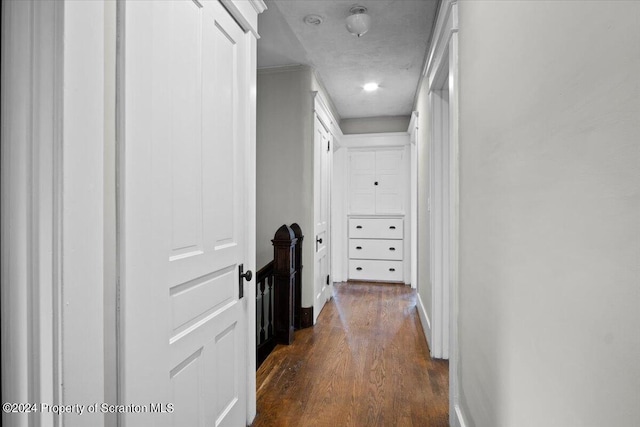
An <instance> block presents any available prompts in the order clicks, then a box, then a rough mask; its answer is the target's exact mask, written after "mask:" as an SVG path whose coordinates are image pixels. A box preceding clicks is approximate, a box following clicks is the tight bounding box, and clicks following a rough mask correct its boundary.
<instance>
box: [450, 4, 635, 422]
mask: <svg viewBox="0 0 640 427" xmlns="http://www.w3.org/2000/svg"><path fill="white" fill-rule="evenodd" d="M459 37H460V38H459V40H460V57H459V59H460V98H459V99H460V116H459V117H460V122H459V123H460V134H459V141H460V289H459V292H460V293H459V296H460V318H459V328H460V329H459V331H460V333H459V343H460V377H459V381H460V386H461V403H462V406H463V409H464V411H465V413H466V415H467V418H468V424H469V425H470V426H476V427H485V426H487V427H488V426H491V427H502V426H504V427H511V426H518V427H528V426H531V427H534V426H542V425H544V426H549V427H553V426H557V427H568V426H576V427H577V426H579V427H589V426H593V427H596V426H598V427H599V426H631V425H637V423H638V420H639V419H640V405H639V404H638V403H639V402H640V363H639V362H638V361H640V332H639V327H640V326H639V325H640V309H639V307H640V286H639V283H640V269H639V264H638V260H639V259H640V221H639V220H638V218H639V215H640V142H639V141H640V140H639V135H640V85H639V84H638V82H639V80H638V79H639V77H638V76H640V2H634V1H630V2H574V1H557V2H476V1H462V2H461V3H460V33H459Z"/></svg>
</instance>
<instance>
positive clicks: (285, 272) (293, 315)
mask: <svg viewBox="0 0 640 427" xmlns="http://www.w3.org/2000/svg"><path fill="white" fill-rule="evenodd" d="M303 240H304V236H303V235H302V230H301V229H300V226H299V225H298V224H291V227H289V226H287V225H283V226H282V227H280V228H279V229H278V231H276V234H275V236H274V238H273V240H272V241H271V242H272V243H273V261H271V262H269V263H268V264H267V265H265V266H264V267H262V268H261V269H260V270H258V273H257V278H256V366H257V367H259V366H260V365H261V364H262V362H263V361H264V360H265V359H266V358H267V356H268V355H269V353H271V351H272V350H273V349H274V348H275V346H276V344H291V343H292V342H293V331H294V328H295V329H299V328H300V318H301V315H300V312H301V309H302V307H301V299H300V296H301V290H302V241H303Z"/></svg>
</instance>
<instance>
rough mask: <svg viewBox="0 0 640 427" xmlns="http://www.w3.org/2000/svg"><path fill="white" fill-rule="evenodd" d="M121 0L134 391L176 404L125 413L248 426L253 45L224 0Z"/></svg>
mask: <svg viewBox="0 0 640 427" xmlns="http://www.w3.org/2000/svg"><path fill="white" fill-rule="evenodd" d="M122 6H123V8H124V14H123V18H124V32H123V33H122V37H123V40H122V43H123V45H122V47H123V52H124V53H123V62H122V64H123V66H124V72H123V81H122V83H121V84H122V85H121V86H120V91H121V94H123V100H122V101H123V104H122V105H123V107H122V110H121V111H120V114H121V119H122V121H123V126H124V128H123V133H122V141H123V142H122V144H123V149H122V154H121V156H122V157H121V165H120V166H121V168H122V172H121V173H122V175H121V184H122V187H121V203H122V205H121V216H122V219H121V224H120V231H119V233H120V239H121V259H120V262H121V268H120V289H121V294H120V303H121V318H120V320H121V325H120V345H121V348H120V356H121V360H120V367H121V372H120V386H121V391H122V396H121V397H122V403H125V404H139V405H146V406H147V407H148V408H149V409H151V408H150V407H149V404H150V403H160V404H167V403H172V404H173V408H169V407H166V406H164V407H162V408H161V409H164V410H165V411H168V410H172V412H171V413H170V414H167V413H126V414H122V415H121V416H122V418H123V425H124V426H144V425H149V426H150V425H154V426H181V427H182V426H205V425H207V426H209V425H216V426H239V425H246V385H245V384H246V368H245V366H246V360H247V355H246V331H247V326H246V323H245V322H246V320H247V319H246V317H247V304H246V303H245V300H241V299H240V291H239V280H238V268H239V265H240V264H242V263H243V262H244V258H243V257H244V247H245V236H244V230H245V228H246V224H247V218H246V217H245V199H244V194H245V190H246V185H247V182H246V174H247V170H246V168H245V160H244V159H245V146H246V145H245V144H246V141H245V135H246V133H245V132H242V131H240V129H241V127H242V126H244V125H246V117H245V115H246V111H247V104H246V103H247V100H248V99H249V93H248V81H247V77H248V75H249V74H248V70H247V67H248V64H247V61H248V58H249V55H248V49H249V46H248V44H247V43H246V38H245V34H244V33H243V31H242V30H241V29H240V27H239V26H238V24H237V23H236V22H235V21H234V20H233V19H232V18H231V16H230V15H229V14H228V13H227V11H226V10H225V9H224V8H223V7H222V6H221V4H220V3H219V2H217V1H202V2H199V1H191V0H182V1H145V2H142V1H131V2H123V3H122ZM249 297H251V296H250V295H249ZM252 356H253V355H252ZM156 409H158V408H156Z"/></svg>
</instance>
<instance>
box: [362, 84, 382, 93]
mask: <svg viewBox="0 0 640 427" xmlns="http://www.w3.org/2000/svg"><path fill="white" fill-rule="evenodd" d="M362 88H363V89H364V90H366V91H367V92H373V91H374V90H377V89H378V83H374V82H371V83H367V84H366V85H364V86H362Z"/></svg>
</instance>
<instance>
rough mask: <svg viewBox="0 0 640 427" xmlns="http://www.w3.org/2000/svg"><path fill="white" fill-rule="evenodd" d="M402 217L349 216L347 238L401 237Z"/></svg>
mask: <svg viewBox="0 0 640 427" xmlns="http://www.w3.org/2000/svg"><path fill="white" fill-rule="evenodd" d="M402 237H403V229H402V218H350V219H349V238H350V239H354V238H358V239H402Z"/></svg>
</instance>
